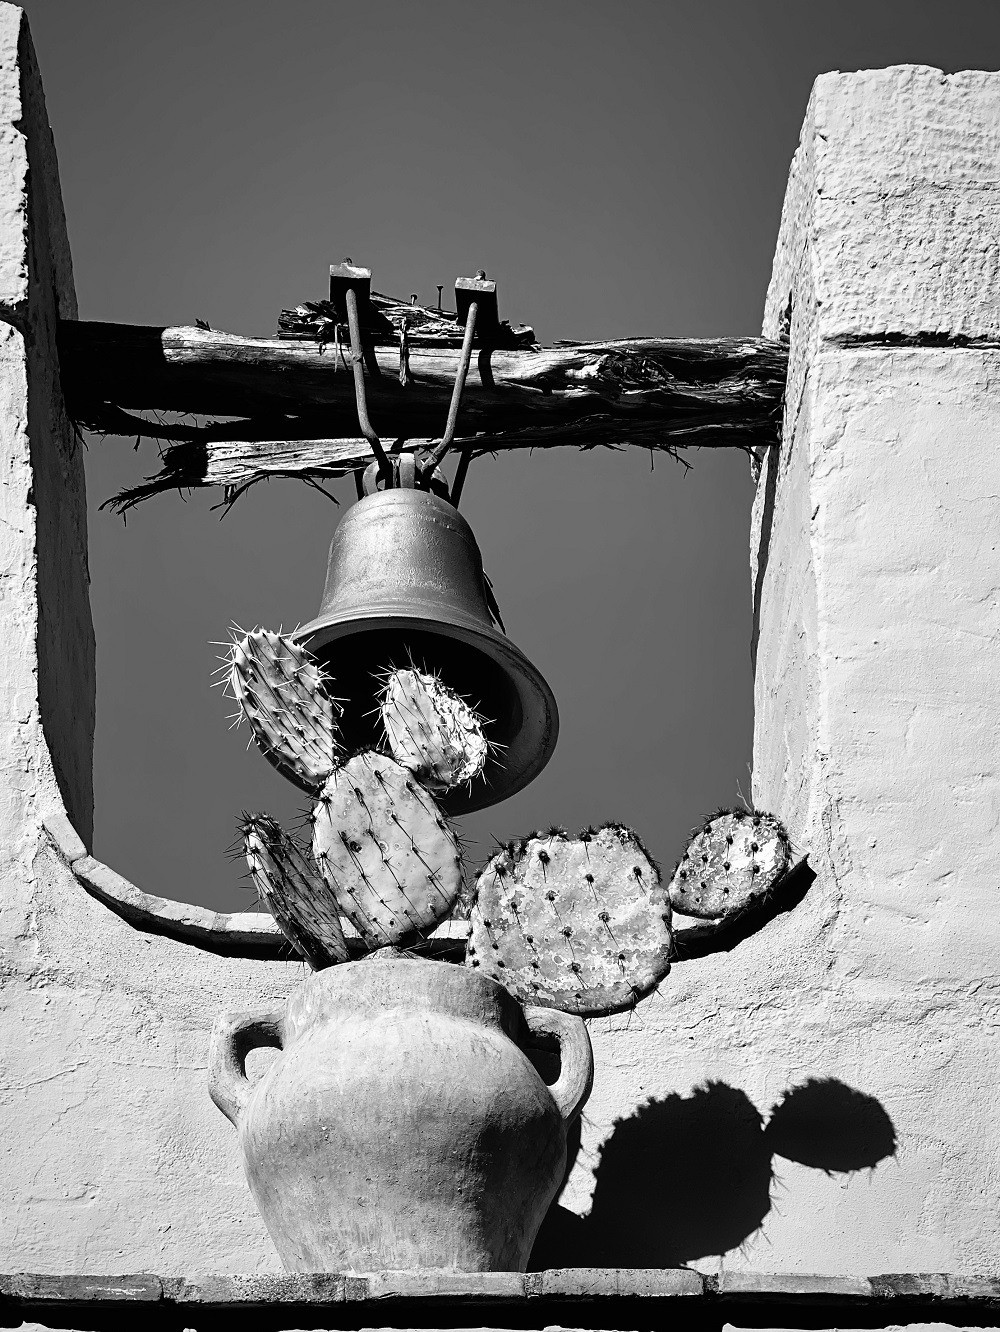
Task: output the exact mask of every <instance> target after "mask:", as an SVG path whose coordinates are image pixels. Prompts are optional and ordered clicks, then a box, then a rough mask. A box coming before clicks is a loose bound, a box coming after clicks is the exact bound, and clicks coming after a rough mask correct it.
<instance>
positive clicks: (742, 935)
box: [672, 856, 816, 963]
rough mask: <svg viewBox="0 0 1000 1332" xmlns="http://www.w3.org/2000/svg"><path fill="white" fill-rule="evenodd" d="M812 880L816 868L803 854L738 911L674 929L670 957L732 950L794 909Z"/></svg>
mask: <svg viewBox="0 0 1000 1332" xmlns="http://www.w3.org/2000/svg"><path fill="white" fill-rule="evenodd" d="M815 879H816V872H815V870H813V869H812V868H811V867H810V865H809V861H808V858H807V857H806V856H803V857H802V859H801V860H798V861H796V863H795V864H794V865H793V866H792V867H791V869H789V870H788V871H787V872H786V873H785V874H783V875H782V876H781V878H780V879H778V880H777V882H776V883H775V884H774V886H773V887H772V889H771V891H770V892H769V893H768V894H767V895H766V896H765V897H763V898H760V899H756V900H752V901H750V902H748V903H747V904H746V905H745V906H744V908H743V909H742V910H741V911H737V912H733V914H732V915H730V916H727V917H724V918H723V919H722V920H718V921H715V920H706V921H699V923H698V924H697V925H686V926H681V927H680V928H678V929H676V930H675V931H674V956H673V959H672V960H673V961H674V962H675V963H676V962H691V961H693V960H694V959H695V958H698V957H707V956H708V955H709V954H710V953H730V952H732V950H733V949H734V948H736V947H738V945H739V944H741V943H745V942H746V940H747V939H749V938H751V937H752V936H753V935H755V934H757V933H758V932H759V931H760V930H762V929H763V928H764V926H765V925H769V924H770V923H771V921H772V920H776V919H777V918H778V916H782V915H784V914H785V913H786V912H788V911H794V910H795V908H796V907H797V906H798V905H799V903H800V902H801V901H802V899H803V898H804V897H805V895H806V893H807V892H808V891H809V889H810V887H811V885H812V884H813V883H814V882H815ZM677 915H678V916H679V915H680V912H678V913H677Z"/></svg>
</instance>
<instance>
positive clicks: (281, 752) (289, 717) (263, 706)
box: [229, 629, 343, 794]
mask: <svg viewBox="0 0 1000 1332" xmlns="http://www.w3.org/2000/svg"><path fill="white" fill-rule="evenodd" d="M229 682H230V687H231V689H232V692H233V695H234V697H235V698H236V700H237V702H238V703H239V705H240V712H241V714H242V715H243V716H244V717H245V718H246V719H247V721H248V722H249V723H250V727H251V730H252V731H253V738H254V740H256V742H257V744H258V746H259V747H260V749H261V751H262V752H263V754H264V756H265V757H266V758H267V759H268V760H269V761H270V762H271V763H273V764H274V766H275V767H276V768H277V769H278V771H279V772H280V773H281V774H282V776H283V777H287V778H288V780H289V781H291V782H294V783H295V785H296V786H298V787H301V788H302V790H304V791H309V792H311V793H312V794H315V793H316V792H317V791H319V790H320V789H321V788H322V786H323V783H324V782H325V781H326V780H327V778H328V777H329V776H330V774H331V773H332V772H333V770H334V768H335V767H336V765H337V764H338V763H339V762H340V760H341V758H342V757H343V751H342V749H341V745H340V741H339V733H338V729H337V720H338V718H339V717H340V712H341V709H340V705H339V703H338V702H337V700H336V699H334V698H333V697H332V696H331V695H330V693H329V692H328V690H327V688H326V685H325V682H324V678H323V673H322V671H321V670H320V667H319V664H318V663H317V662H316V660H315V658H314V657H312V656H311V655H310V654H309V653H308V652H307V651H306V650H305V649H304V648H301V647H299V645H298V644H297V643H293V642H292V640H291V639H290V638H286V637H285V636H284V635H283V634H274V633H271V632H269V631H268V630H267V629H254V630H252V632H250V633H249V634H245V635H244V636H243V637H242V638H239V639H235V640H234V641H233V644H232V648H231V650H230V665H229Z"/></svg>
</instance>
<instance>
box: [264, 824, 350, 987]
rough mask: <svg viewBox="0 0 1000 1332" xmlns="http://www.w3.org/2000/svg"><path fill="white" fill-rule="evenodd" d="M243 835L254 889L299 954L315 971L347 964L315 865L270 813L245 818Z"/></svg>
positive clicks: (332, 906) (332, 904)
mask: <svg viewBox="0 0 1000 1332" xmlns="http://www.w3.org/2000/svg"><path fill="white" fill-rule="evenodd" d="M240 831H241V832H242V834H243V848H244V851H245V853H246V859H247V865H248V866H249V867H250V876H251V878H252V879H253V883H254V887H255V888H256V889H257V892H258V893H259V895H260V898H261V900H262V901H263V902H264V903H266V905H267V907H268V908H269V910H270V912H271V915H272V916H273V917H274V919H275V921H276V922H277V925H278V928H279V929H280V930H281V932H282V934H283V935H284V936H285V938H286V939H287V940H288V942H289V943H290V944H291V945H292V947H293V948H294V949H295V951H296V952H297V953H299V954H300V955H301V956H302V957H303V958H305V960H306V961H307V962H308V963H309V965H310V966H311V967H312V969H313V971H320V970H322V968H323V967H329V966H332V965H333V964H334V963H335V962H346V961H347V945H346V943H345V942H344V931H343V929H342V928H341V924H340V914H339V912H338V910H337V903H336V899H335V898H334V896H333V894H332V893H331V891H330V889H329V888H328V886H327V884H326V882H325V881H324V880H323V879H322V878H321V877H320V875H319V874H318V873H317V872H316V868H315V866H314V865H312V864H311V863H310V861H309V860H308V859H307V858H306V857H305V856H304V855H303V853H302V851H301V850H300V849H299V847H298V846H297V845H296V843H295V842H294V841H293V840H292V839H291V837H289V836H288V834H287V833H286V832H284V831H283V830H282V828H281V827H279V825H278V824H277V823H276V822H275V821H274V819H272V818H270V817H269V816H268V815H267V814H250V815H247V816H246V817H244V819H243V823H242V825H241V829H240Z"/></svg>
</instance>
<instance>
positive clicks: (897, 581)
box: [754, 67, 1000, 1270]
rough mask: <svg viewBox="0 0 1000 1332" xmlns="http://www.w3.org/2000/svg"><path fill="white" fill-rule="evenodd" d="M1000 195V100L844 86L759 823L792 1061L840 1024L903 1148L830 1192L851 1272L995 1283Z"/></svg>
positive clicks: (776, 519)
mask: <svg viewBox="0 0 1000 1332" xmlns="http://www.w3.org/2000/svg"><path fill="white" fill-rule="evenodd" d="M998 183H1000V76H997V75H996V74H983V73H963V74H956V75H950V76H945V75H943V74H941V72H940V71H937V70H933V69H925V68H915V67H899V68H894V69H889V70H873V71H866V72H863V73H860V74H850V75H846V74H829V75H825V76H823V77H822V78H820V79H819V80H818V81H817V83H816V86H815V89H814V92H813V96H812V99H811V102H810V105H809V110H808V114H807V117H806V123H805V127H804V130H803V136H802V146H801V148H800V150H799V153H798V155H797V158H796V161H795V164H794V166H793V171H792V178H791V183H790V186H789V191H788V196H787V199H786V206H785V213H784V217H783V221H782V230H781V237H780V240H779V245H778V253H777V257H776V261H775V268H774V277H773V280H772V284H771V289H770V293H769V297H768V309H767V318H766V322H765V332H767V333H769V334H772V335H773V334H775V333H776V332H778V331H779V329H780V328H781V327H782V321H783V320H785V319H787V311H788V307H789V304H790V305H791V365H790V373H789V386H788V395H787V403H786V416H785V436H784V444H783V447H782V450H781V454H780V457H772V458H771V459H769V460H768V464H767V466H766V469H765V473H764V475H763V476H762V478H761V483H760V487H759V491H758V498H757V506H756V514H755V517H756V520H757V524H756V525H757V532H758V537H761V536H763V537H764V540H763V541H762V543H761V545H762V549H761V548H759V549H758V552H757V555H758V558H759V561H760V563H761V566H762V573H761V575H760V577H759V578H758V585H759V588H760V604H759V608H758V609H759V622H760V636H759V643H758V655H757V675H756V727H755V744H754V762H755V775H754V793H755V798H756V799H757V800H758V801H759V802H760V803H762V804H764V805H768V806H770V807H772V808H775V809H776V810H777V811H778V812H780V813H782V814H783V815H784V816H785V817H786V818H787V819H788V821H789V823H790V824H791V826H792V827H793V828H794V829H795V830H796V832H797V834H798V836H799V837H800V838H801V840H802V841H803V843H804V844H805V845H807V846H808V847H809V848H810V853H811V859H812V863H813V866H814V868H815V869H816V870H817V872H818V873H819V880H818V882H817V884H816V885H814V888H813V890H812V892H811V894H810V902H809V906H808V909H807V910H803V911H802V915H801V916H800V918H799V920H798V921H797V924H798V925H799V926H802V925H804V924H805V921H806V919H807V917H808V916H809V915H813V916H814V917H815V926H816V930H815V934H814V935H813V937H812V938H811V939H803V940H802V944H803V946H805V947H806V948H807V949H808V950H809V951H810V952H811V953H812V955H813V962H812V966H813V968H814V970H815V976H816V980H817V981H819V982H820V983H821V992H820V991H818V992H817V993H816V994H815V997H814V1002H812V1003H806V1004H804V1005H803V1008H802V1016H801V1018H800V1021H799V1023H797V1024H796V1023H793V1025H792V1027H791V1029H790V1036H791V1039H792V1040H793V1041H796V1040H803V1039H805V1041H808V1038H804V1037H803V1034H802V1033H801V1028H802V1023H803V1020H804V1022H805V1023H809V1022H811V1021H814V1020H816V1019H817V1018H820V1017H821V1026H819V1027H817V1030H816V1032H815V1034H814V1036H813V1037H812V1040H811V1041H810V1042H809V1044H811V1045H812V1048H813V1051H814V1057H815V1059H816V1063H817V1067H826V1066H830V1065H831V1064H833V1065H836V1066H837V1067H841V1068H844V1069H845V1071H846V1072H847V1074H848V1075H849V1079H863V1080H864V1085H866V1086H867V1087H869V1088H870V1089H871V1090H873V1091H874V1092H875V1093H876V1094H877V1095H878V1096H879V1098H880V1099H881V1101H882V1102H883V1104H884V1105H885V1107H886V1109H887V1111H888V1112H889V1114H890V1115H891V1117H892V1119H893V1121H894V1123H895V1126H896V1131H897V1134H898V1137H899V1150H898V1154H897V1157H896V1165H895V1166H894V1167H892V1168H891V1169H888V1170H887V1169H885V1168H884V1167H882V1168H880V1169H879V1170H877V1171H876V1173H875V1176H874V1177H873V1179H872V1181H871V1185H870V1187H868V1186H863V1187H862V1188H861V1189H860V1190H859V1189H857V1188H855V1187H854V1186H850V1187H849V1188H848V1189H847V1190H846V1191H845V1193H844V1196H843V1197H842V1198H840V1199H838V1200H837V1201H836V1205H834V1203H833V1199H834V1197H835V1194H834V1191H833V1190H832V1189H830V1190H827V1189H826V1187H825V1186H823V1185H821V1186H820V1189H819V1190H818V1194H819V1198H820V1199H822V1198H823V1195H824V1193H826V1195H827V1198H828V1202H827V1205H826V1206H821V1208H820V1210H819V1212H818V1213H817V1215H816V1220H818V1222H819V1224H820V1226H826V1227H827V1228H828V1229H829V1231H830V1233H831V1234H832V1236H833V1237H834V1238H835V1243H834V1244H833V1245H832V1246H831V1250H830V1260H831V1261H833V1262H842V1261H843V1260H844V1257H846V1255H847V1254H848V1253H850V1252H851V1251H853V1250H855V1248H856V1246H857V1245H862V1246H863V1247H864V1248H865V1249H866V1250H867V1252H868V1253H869V1254H870V1255H871V1260H872V1261H875V1262H876V1263H878V1262H881V1261H884V1258H883V1255H885V1257H888V1256H889V1254H891V1253H892V1252H893V1251H895V1252H896V1253H897V1254H899V1255H905V1260H906V1264H907V1266H908V1267H913V1266H916V1265H919V1264H920V1263H921V1262H923V1263H926V1264H928V1265H930V1266H936V1267H950V1268H955V1269H959V1270H961V1269H965V1270H970V1269H976V1268H986V1267H989V1266H991V1265H992V1264H994V1263H995V1260H996V1253H997V1228H998V1216H997V1209H996V1198H997V1196H998V1192H1000V1169H998V1153H997V1144H996V1124H997V1118H998V1105H997V1093H996V1086H995V1084H996V1078H995V1075H994V1072H993V1069H994V1068H995V1065H996V1050H997V1043H996V1041H997V1025H998V1016H1000V1004H998V999H1000V987H998V975H997V973H998V963H997V958H998V947H997V945H998V941H1000V940H998V925H997V910H996V907H997V900H998V896H1000V879H998V872H997V869H996V866H995V864H994V863H993V857H994V851H995V848H996V845H997V820H998V816H1000V802H998V794H1000V791H998V782H1000V774H998V762H1000V745H998V740H997V731H996V715H997V663H996V645H997V638H998V632H1000V610H998V587H1000V561H998V557H997V536H996V533H997V530H998V517H1000V450H998V443H1000V405H998V401H997V395H996V391H995V386H996V383H997V376H998V373H1000V352H998V350H997V345H996V344H997V338H998V335H1000V300H998V297H997V282H996V269H997V262H998V248H997V235H998V222H1000V212H998V208H1000V204H998V198H1000V196H998V192H997V187H998ZM769 492H770V498H769ZM768 529H769V540H767V533H768ZM803 997H804V996H803ZM821 1015H822V1016H821ZM806 1048H808V1045H806ZM810 1229H818V1228H816V1227H814V1226H811V1227H810ZM852 1232H853V1236H854V1238H853V1240H850V1241H848V1242H846V1243H845V1242H844V1240H843V1239H842V1238H841V1236H842V1235H843V1234H845V1233H852ZM816 1237H817V1239H818V1233H817V1236H816ZM852 1261H856V1259H854V1258H852Z"/></svg>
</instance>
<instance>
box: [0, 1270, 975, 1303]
mask: <svg viewBox="0 0 1000 1332" xmlns="http://www.w3.org/2000/svg"><path fill="white" fill-rule="evenodd" d="M662 1299H682V1300H694V1301H696V1302H698V1303H699V1304H701V1305H707V1304H715V1305H725V1304H731V1305H736V1304H740V1303H769V1304H771V1305H775V1306H777V1305H793V1304H802V1303H808V1304H814V1305H828V1304H837V1303H841V1304H842V1303H845V1302H847V1303H851V1304H854V1305H884V1304H895V1305H912V1304H934V1305H935V1306H937V1307H938V1308H941V1309H943V1308H946V1307H947V1306H949V1305H954V1306H956V1307H957V1308H959V1309H961V1308H964V1307H968V1306H969V1305H979V1306H983V1307H988V1308H990V1309H991V1310H992V1309H995V1308H997V1307H998V1306H1000V1277H991V1276H981V1275H975V1274H956V1273H915V1272H913V1273H885V1274H882V1275H879V1276H871V1277H852V1276H809V1275H800V1274H798V1273H759V1272H731V1273H725V1274H723V1275H722V1276H720V1277H713V1276H707V1277H703V1276H702V1275H701V1274H700V1273H699V1272H695V1271H692V1270H690V1269H688V1268H585V1267H584V1268H558V1269H551V1270H548V1271H543V1272H527V1273H521V1272H451V1271H443V1270H438V1269H429V1270H423V1271H416V1272H372V1273H341V1272H321V1273H315V1274H308V1275H283V1274H280V1275H279V1274H275V1275H253V1274H246V1275H241V1274H237V1275H221V1274H218V1275H217V1274H207V1273H206V1274H203V1275H202V1274H198V1275H194V1276H191V1277H160V1276H157V1275H155V1274H153V1273H149V1272H140V1273H135V1274H129V1275H123V1276H80V1275H76V1276H59V1275H52V1274H46V1273H34V1272H17V1273H12V1274H10V1275H0V1304H3V1305H7V1306H15V1307H18V1308H27V1307H31V1306H52V1305H62V1306H72V1305H77V1306H79V1305H84V1306H87V1307H89V1308H95V1307H97V1306H100V1305H120V1304H122V1303H132V1304H144V1305H158V1306H166V1305H179V1306H187V1305H198V1306H202V1307H204V1308H216V1309H223V1308H234V1307H238V1308H243V1309H247V1310H250V1309H252V1308H258V1309H261V1308H266V1307H274V1306H291V1307H305V1306H324V1305H326V1306H328V1305H334V1304H351V1305H357V1304H376V1305H377V1306H379V1307H381V1308H384V1307H385V1305H386V1302H387V1301H388V1302H396V1303H399V1304H406V1303H410V1302H413V1303H416V1304H420V1303H424V1304H431V1303H433V1304H460V1305H461V1304H479V1305H490V1304H506V1305H518V1304H531V1305H537V1303H539V1302H542V1303H543V1304H545V1303H548V1304H552V1305H558V1304H561V1303H566V1304H572V1303H584V1304H587V1303H592V1302H597V1301H619V1302H620V1301H622V1300H640V1301H641V1300H662Z"/></svg>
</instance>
